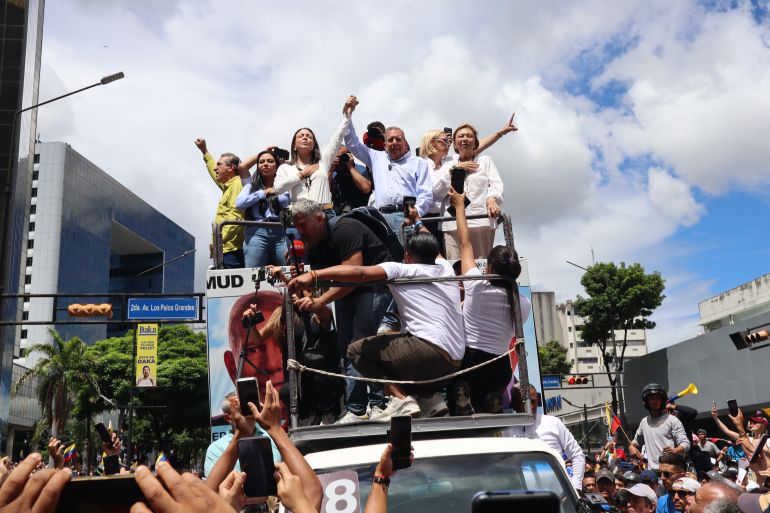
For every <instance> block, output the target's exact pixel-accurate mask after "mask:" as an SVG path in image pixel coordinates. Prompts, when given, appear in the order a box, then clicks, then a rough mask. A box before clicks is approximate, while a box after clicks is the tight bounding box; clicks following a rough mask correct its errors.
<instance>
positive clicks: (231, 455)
mask: <svg viewBox="0 0 770 513" xmlns="http://www.w3.org/2000/svg"><path fill="white" fill-rule="evenodd" d="M244 407H245V406H244ZM222 413H223V414H224V418H225V421H227V423H228V424H230V428H231V430H230V431H229V432H228V433H227V434H225V435H223V436H220V437H219V438H218V439H216V440H214V441H213V442H212V443H211V445H209V447H208V449H206V461H205V462H204V464H203V472H204V474H205V475H206V477H209V478H210V477H211V476H210V473H211V470H212V469H213V468H214V465H215V464H216V463H217V461H219V459H220V458H225V459H226V460H227V462H228V464H227V465H225V467H226V471H223V472H222V476H221V478H222V479H224V477H225V476H227V474H229V473H230V472H231V471H232V470H237V471H240V470H241V467H240V464H239V463H238V440H239V439H240V438H247V437H250V436H267V437H268V438H269V435H268V434H267V432H266V431H265V430H264V429H262V427H261V426H260V425H259V424H257V421H256V419H255V418H254V417H251V416H249V417H246V416H244V415H243V414H242V413H241V404H240V402H239V401H238V394H236V393H235V392H230V393H229V394H227V395H226V396H225V398H224V399H223V400H222ZM270 445H271V446H272V448H273V460H274V461H276V462H279V461H281V453H280V452H279V451H278V447H276V445H275V442H274V441H273V439H272V438H270Z"/></svg>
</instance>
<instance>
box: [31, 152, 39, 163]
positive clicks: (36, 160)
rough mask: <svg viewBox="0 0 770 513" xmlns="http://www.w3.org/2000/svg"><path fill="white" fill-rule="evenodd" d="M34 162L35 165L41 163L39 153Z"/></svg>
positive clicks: (36, 154)
mask: <svg viewBox="0 0 770 513" xmlns="http://www.w3.org/2000/svg"><path fill="white" fill-rule="evenodd" d="M32 162H33V163H35V164H39V163H40V154H39V153H35V156H34V157H33V159H32Z"/></svg>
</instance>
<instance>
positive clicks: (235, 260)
mask: <svg viewBox="0 0 770 513" xmlns="http://www.w3.org/2000/svg"><path fill="white" fill-rule="evenodd" d="M222 267H223V268H224V269H240V268H242V267H243V250H242V249H237V250H235V251H228V252H227V253H222Z"/></svg>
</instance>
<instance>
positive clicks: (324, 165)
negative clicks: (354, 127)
mask: <svg viewBox="0 0 770 513" xmlns="http://www.w3.org/2000/svg"><path fill="white" fill-rule="evenodd" d="M348 126H350V117H348V116H343V117H342V121H341V122H340V126H338V127H337V130H336V131H335V132H334V134H333V135H332V138H331V140H330V141H329V142H328V143H327V144H326V146H325V147H324V149H323V150H322V151H321V161H320V162H319V166H318V171H316V173H323V174H324V175H325V174H328V173H329V167H330V166H331V163H332V161H333V160H334V157H336V156H337V151H338V150H339V149H340V144H342V138H343V137H345V132H347V131H348Z"/></svg>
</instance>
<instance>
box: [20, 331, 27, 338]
mask: <svg viewBox="0 0 770 513" xmlns="http://www.w3.org/2000/svg"><path fill="white" fill-rule="evenodd" d="M21 338H27V330H21Z"/></svg>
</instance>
